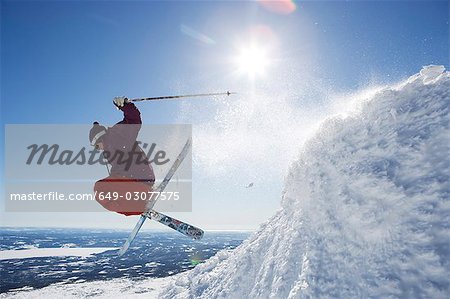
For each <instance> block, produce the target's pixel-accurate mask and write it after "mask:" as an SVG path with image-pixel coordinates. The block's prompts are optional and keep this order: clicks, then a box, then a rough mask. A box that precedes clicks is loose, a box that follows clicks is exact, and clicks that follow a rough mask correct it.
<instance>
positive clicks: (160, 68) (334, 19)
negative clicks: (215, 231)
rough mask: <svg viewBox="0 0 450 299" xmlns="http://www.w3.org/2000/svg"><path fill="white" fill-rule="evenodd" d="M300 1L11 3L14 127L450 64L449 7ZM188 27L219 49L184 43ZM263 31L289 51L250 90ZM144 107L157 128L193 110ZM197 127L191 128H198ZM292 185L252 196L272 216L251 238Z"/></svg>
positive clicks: (7, 16) (8, 100) (380, 79)
mask: <svg viewBox="0 0 450 299" xmlns="http://www.w3.org/2000/svg"><path fill="white" fill-rule="evenodd" d="M296 3H297V9H296V11H294V12H293V13H291V14H289V15H282V14H277V13H273V12H271V11H268V10H265V9H264V8H262V7H261V6H260V5H258V4H257V3H255V2H235V1H231V2H217V1H215V2H212V1H211V2H185V1H183V2H181V1H180V2H176V1H170V2H154V1H138V2H121V1H96V2H90V1H89V2H88V1H49V2H44V1H32V2H27V1H1V119H2V127H4V124H11V123H12V124H19V123H36V124H47V123H56V124H72V123H77V124H88V123H91V122H92V121H93V120H99V121H101V122H102V123H113V122H115V121H117V120H118V119H119V118H120V114H119V112H117V111H115V110H114V109H113V107H112V105H111V99H112V97H113V96H116V95H128V96H130V97H141V96H158V95H171V94H178V93H197V92H217V91H226V90H235V91H238V92H240V93H241V94H245V92H247V91H248V89H249V88H250V87H251V88H256V89H258V87H259V86H271V85H272V87H274V88H275V87H276V86H279V88H280V89H285V88H289V86H296V85H299V84H300V81H301V80H303V79H302V78H305V76H306V74H308V76H312V77H314V78H315V80H320V82H321V83H320V84H321V85H323V86H327V87H329V88H330V89H331V90H335V91H339V92H340V91H349V90H357V89H358V88H361V87H363V86H367V85H368V83H386V82H391V81H398V80H400V79H402V78H404V77H406V76H409V75H412V74H414V73H416V72H418V71H419V70H420V68H421V67H422V66H423V65H427V64H443V65H445V66H446V67H447V68H448V66H449V50H448V49H449V47H448V46H449V44H448V43H449V30H448V27H449V23H448V14H449V6H448V2H447V1H411V2H410V1H380V2H368V1H350V2H343V1H333V2H326V1H317V2H303V1H297V2H296ZM182 25H186V26H188V27H190V28H193V29H195V30H196V31H198V32H200V33H202V34H204V35H206V36H208V37H209V38H210V39H211V40H212V41H214V43H212V44H211V43H205V42H201V41H199V40H196V39H194V38H192V37H190V36H188V35H186V34H183V32H182V31H181V29H180V28H181V27H180V26H182ZM255 25H264V26H265V27H266V28H270V30H271V32H272V34H273V35H275V36H276V40H277V41H278V43H279V50H278V52H277V54H276V55H275V56H276V57H274V61H276V63H274V64H273V65H272V68H271V69H270V70H269V73H270V74H272V75H273V77H271V76H270V75H268V76H266V77H265V78H264V80H263V79H261V80H259V81H257V82H251V84H250V83H249V82H248V80H247V79H246V78H243V77H241V76H235V75H234V69H235V66H234V65H232V64H230V62H229V59H230V57H232V56H233V55H235V53H236V50H237V48H238V47H239V45H237V42H236V41H237V40H239V36H241V35H242V34H243V32H245V31H247V30H248V28H250V27H252V26H255ZM286 73H287V74H288V75H286V77H283V79H280V76H279V74H286ZM286 78H287V79H286ZM289 78H291V79H289ZM305 80H306V79H305ZM293 93H295V92H293ZM244 100H245V99H244ZM199 101H200V100H199ZM305 101H306V100H305ZM318 101H319V102H320V100H318ZM199 103H200V104H199ZM196 105H198V114H200V115H201V114H204V115H205V117H207V115H209V114H210V113H212V112H211V111H210V110H208V109H207V108H204V109H203V108H202V104H201V102H197V104H196ZM313 105H314V103H313ZM140 107H141V111H142V113H143V115H144V116H145V118H144V122H145V123H147V124H151V123H156V124H158V123H175V122H178V121H180V117H179V113H180V110H181V102H157V103H152V104H151V105H150V104H149V105H144V104H142V105H141V106H140ZM197 120H198V116H197V117H196V118H195V119H194V118H193V119H192V121H190V119H189V117H187V118H186V117H184V118H182V121H183V122H186V121H187V122H192V123H193V124H194V130H195V125H196V121H197ZM2 135H3V129H2ZM2 140H3V138H2ZM2 147H3V145H2ZM2 152H3V150H2ZM0 162H1V164H3V157H2V158H0ZM198 173H199V176H201V177H202V178H203V179H204V177H206V176H202V171H201V170H198ZM2 177H3V172H2ZM194 179H195V177H194ZM2 181H3V180H2ZM269 187H270V186H269ZM281 187H282V178H280V180H279V181H277V182H274V183H273V186H272V187H271V189H270V190H271V191H270V192H267V190H265V191H261V192H260V193H258V192H255V194H254V195H249V196H250V197H251V196H253V197H255V198H256V197H258V198H260V197H264V200H265V201H264V200H263V202H265V204H264V205H263V207H262V212H261V213H260V214H261V215H262V216H258V215H256V216H254V217H250V220H248V221H247V220H242V225H241V226H242V228H248V227H252V228H253V227H256V225H257V223H253V222H255V221H256V222H257V221H261V220H262V219H265V218H266V217H267V215H271V214H272V210H273V209H275V208H277V207H278V204H279V193H280V191H281ZM208 195H210V196H212V197H220V196H223V197H224V198H223V200H222V202H227V200H225V196H228V198H229V197H232V196H235V195H236V194H235V193H233V192H231V193H230V194H223V192H221V193H220V194H215V193H214V190H212V189H211V190H210V189H208V188H207V187H205V189H202V187H201V186H200V185H198V186H197V187H196V188H194V200H198V201H200V203H201V205H202V206H205V205H206V207H205V208H204V210H203V211H204V213H219V214H220V215H222V216H220V215H219V214H217V217H219V218H220V217H223V218H224V219H225V218H226V212H227V211H231V209H232V208H231V207H230V205H229V204H225V203H224V204H223V206H215V204H214V203H212V202H211V200H209V199H207V198H206V196H208ZM196 198H197V199H196ZM229 200H231V199H229ZM231 203H232V200H231ZM208 204H210V206H209V207H208ZM256 206H257V205H256ZM247 208H248V209H247V210H248V211H251V210H252V207H247ZM218 209H219V210H220V209H221V210H222V211H221V212H216V211H217V210H218ZM224 209H225V210H224ZM255 214H257V213H255ZM14 218H15V219H19V218H20V217H17V216H14ZM211 218H214V217H211ZM10 219H12V217H10ZM75 221H76V220H73V224H74V225H76V222H75ZM225 222H226V220H223V223H225ZM36 223H39V222H36ZM6 224H10V225H17V223H16V222H14V221H12V222H8V223H6ZM41 224H42V223H41ZM208 224H210V223H209V222H208V221H206V225H208ZM238 224H239V223H238ZM223 226H224V227H226V225H225V224H224V225H223ZM237 226H238V227H239V225H237ZM219 227H220V225H219ZM214 228H217V227H216V226H214Z"/></svg>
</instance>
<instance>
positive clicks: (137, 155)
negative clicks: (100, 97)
mask: <svg viewBox="0 0 450 299" xmlns="http://www.w3.org/2000/svg"><path fill="white" fill-rule="evenodd" d="M113 103H114V105H115V106H116V107H117V108H118V109H119V110H121V111H122V112H123V115H124V118H123V120H122V121H120V122H118V123H117V124H115V125H114V126H113V127H110V128H108V129H107V128H105V127H104V126H101V125H100V124H99V123H98V122H94V124H93V127H92V128H91V130H90V132H89V141H90V142H91V145H93V146H95V148H96V149H98V150H102V151H103V156H104V158H105V159H106V161H107V162H108V164H110V165H111V170H110V173H109V176H107V177H106V178H104V179H102V180H99V181H97V182H96V183H95V186H94V191H95V192H94V194H95V196H96V200H97V201H98V202H99V203H100V204H101V205H102V206H103V207H104V208H106V209H108V210H110V211H114V212H117V213H120V214H123V215H126V216H129V215H139V214H141V213H142V212H143V211H144V210H145V206H146V204H147V200H145V199H144V200H143V199H142V198H139V196H138V197H136V196H135V195H136V194H138V195H139V194H148V192H150V191H152V187H153V184H154V182H155V175H154V172H153V169H152V167H151V165H150V162H149V160H148V158H147V155H146V154H145V153H144V151H143V150H142V149H141V147H140V146H139V144H138V143H137V141H136V138H137V136H138V133H139V130H140V129H141V125H142V120H141V113H140V112H139V110H138V109H137V107H136V106H135V105H134V104H133V103H131V102H130V101H129V100H128V98H126V97H115V98H114V100H113Z"/></svg>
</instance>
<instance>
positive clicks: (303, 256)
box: [160, 66, 450, 298]
mask: <svg viewBox="0 0 450 299" xmlns="http://www.w3.org/2000/svg"><path fill="white" fill-rule="evenodd" d="M449 103H450V73H449V72H444V68H443V67H441V66H429V67H425V68H424V69H423V70H422V71H421V72H420V73H419V74H417V75H415V76H413V77H411V78H409V79H408V80H406V81H405V82H404V83H403V84H402V85H401V86H400V87H398V86H397V87H392V88H385V89H383V90H382V91H380V92H378V93H377V94H375V95H374V96H373V97H372V98H371V99H370V100H369V101H366V102H364V103H362V104H361V108H360V111H359V112H357V113H354V114H353V115H351V116H348V117H345V118H342V117H341V118H339V117H336V118H333V119H329V120H328V121H327V122H325V123H324V124H323V125H322V127H321V128H320V130H319V131H318V132H317V134H316V135H315V137H314V138H312V139H311V140H309V142H308V143H307V144H306V145H305V146H304V147H303V148H302V150H301V153H300V156H299V159H298V160H297V161H296V162H295V163H293V164H292V166H291V168H290V172H289V175H288V176H287V178H286V181H285V190H284V192H283V198H282V208H281V209H280V210H279V211H278V212H277V213H276V214H275V215H274V216H273V217H272V218H271V219H269V220H268V221H267V222H266V223H265V224H263V225H262V226H261V227H260V229H259V230H258V232H256V233H255V234H254V235H253V236H252V237H251V238H250V239H249V240H247V241H245V242H244V243H243V244H242V245H241V246H239V247H238V248H236V249H235V250H234V251H232V252H228V251H222V252H219V253H218V254H217V255H216V256H214V257H212V258H211V259H210V260H209V261H207V262H206V263H204V264H201V265H198V266H197V267H196V268H195V269H193V270H191V271H188V272H186V273H183V274H181V275H178V276H177V278H176V279H174V280H173V281H172V282H171V283H170V284H169V285H168V287H167V288H166V289H165V290H163V292H162V293H160V297H161V298H373V297H374V298H448V296H449V294H450V258H449V257H450V196H449V195H450V180H449V177H450V173H449V171H450V159H449V154H450V129H449V119H450V117H449Z"/></svg>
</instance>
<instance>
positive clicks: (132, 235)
mask: <svg viewBox="0 0 450 299" xmlns="http://www.w3.org/2000/svg"><path fill="white" fill-rule="evenodd" d="M191 146H192V139H191V138H189V139H188V140H187V141H186V143H185V145H184V147H183V149H182V150H181V152H180V154H179V155H178V157H177V159H176V160H175V162H173V165H172V167H170V169H169V172H167V174H166V176H165V177H164V179H163V181H162V182H161V183H160V184H159V186H158V187H157V188H156V189H155V190H154V192H155V194H160V192H162V191H164V189H165V188H166V186H167V185H168V184H169V182H170V179H171V178H172V176H173V175H174V174H175V172H176V170H177V169H178V167H179V166H180V164H181V162H183V160H184V158H185V157H186V155H187V153H188V152H189V150H190V148H191ZM158 197H159V196H157V197H156V198H155V199H153V200H151V201H150V202H148V204H147V206H146V208H145V211H144V212H143V213H142V214H141V217H140V218H139V220H138V222H137V223H136V225H135V226H134V229H133V231H132V232H131V233H130V235H129V236H128V239H127V240H126V241H125V243H124V244H123V245H122V248H120V250H119V253H118V255H119V256H122V255H124V254H125V252H126V251H127V250H128V248H129V247H130V245H131V243H132V242H133V240H134V239H135V238H136V235H137V234H138V232H139V230H140V229H141V227H142V225H143V224H144V222H145V220H146V219H147V217H146V216H145V215H146V214H148V213H149V212H150V211H151V210H152V209H153V206H154V205H155V203H156V200H157V199H158Z"/></svg>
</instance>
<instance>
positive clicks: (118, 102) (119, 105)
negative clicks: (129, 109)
mask: <svg viewBox="0 0 450 299" xmlns="http://www.w3.org/2000/svg"><path fill="white" fill-rule="evenodd" d="M129 102H130V101H129V100H128V98H127V97H115V98H114V100H113V103H114V105H116V107H117V108H119V109H120V108H122V107H123V105H125V104H126V103H129Z"/></svg>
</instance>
